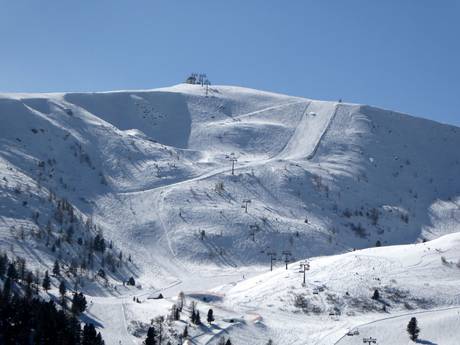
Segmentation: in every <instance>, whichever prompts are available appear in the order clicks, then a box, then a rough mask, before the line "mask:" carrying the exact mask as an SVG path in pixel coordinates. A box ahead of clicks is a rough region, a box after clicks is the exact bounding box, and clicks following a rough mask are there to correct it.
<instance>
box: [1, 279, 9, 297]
mask: <svg viewBox="0 0 460 345" xmlns="http://www.w3.org/2000/svg"><path fill="white" fill-rule="evenodd" d="M10 295H11V278H10V277H7V278H6V279H5V282H4V283H3V291H2V298H3V299H4V300H9V299H10Z"/></svg>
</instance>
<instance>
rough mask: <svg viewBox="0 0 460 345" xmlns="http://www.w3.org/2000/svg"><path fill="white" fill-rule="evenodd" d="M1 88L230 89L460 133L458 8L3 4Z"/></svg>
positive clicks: (450, 0) (264, 0) (98, 1)
mask: <svg viewBox="0 0 460 345" xmlns="http://www.w3.org/2000/svg"><path fill="white" fill-rule="evenodd" d="M0 6H1V7H0V8H1V10H0V35H1V41H0V42H1V43H0V44H1V46H0V47H1V49H0V91H3V92H9V91H14V92H16V91H24V92H26V91H27V92H32V91H33V92H41V91H43V92H45V91H97V90H113V89H140V88H154V87H161V86H167V85H172V84H176V83H178V82H181V81H182V80H184V78H185V77H186V76H187V74H189V73H190V72H192V71H196V72H205V73H207V74H208V76H209V78H210V80H211V82H213V83H215V84H233V85H242V86H248V87H253V88H258V89H263V90H270V91H276V92H282V93H287V94H291V95H298V96H305V97H310V98H316V99H330V100H336V99H339V98H342V99H343V100H345V101H350V102H357V103H367V104H372V105H376V106H381V107H385V108H390V109H394V110H399V111H402V112H407V113H410V114H413V115H417V116H423V117H427V118H431V119H434V120H437V121H441V122H445V123H452V124H456V125H459V126H460V19H459V18H460V1H457V0H441V1H440V0H433V1H425V0H386V1H370V0H360V1H358V0H346V1H345V0H336V1H332V0H331V1H328V0H317V1H308V0H298V1H296V0H289V1H274V0H241V1H238V0H227V1H223V0H222V1H218V0H213V1H205V0H203V1H198V0H196V1H191V0H183V1H174V0H168V1H156V0H149V1H136V0H129V1H128V0H124V1H121V0H120V1H118V0H110V1H108V0H91V1H90V0H88V1H87V0H79V1H62V0H59V1H57V0H47V1H33V0H30V1H22V0H14V1H10V0H0Z"/></svg>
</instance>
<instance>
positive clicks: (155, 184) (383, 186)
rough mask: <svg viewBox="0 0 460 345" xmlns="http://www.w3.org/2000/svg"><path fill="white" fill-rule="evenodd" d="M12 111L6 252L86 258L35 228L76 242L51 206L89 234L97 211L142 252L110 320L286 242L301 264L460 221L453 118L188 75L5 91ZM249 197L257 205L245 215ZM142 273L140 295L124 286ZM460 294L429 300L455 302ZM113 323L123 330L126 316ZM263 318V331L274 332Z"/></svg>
mask: <svg viewBox="0 0 460 345" xmlns="http://www.w3.org/2000/svg"><path fill="white" fill-rule="evenodd" d="M0 118H1V123H2V125H1V126H0V219H1V221H0V234H1V236H0V250H3V251H7V252H12V253H13V254H14V255H18V256H22V257H25V258H26V259H28V260H29V261H30V262H31V263H32V265H36V266H37V267H38V268H40V269H45V268H46V269H49V268H50V267H51V265H52V262H53V261H54V259H55V257H61V256H63V257H66V255H67V256H68V258H69V259H68V260H69V262H70V260H71V259H75V258H76V257H78V255H79V254H81V252H79V251H80V249H79V247H78V246H75V243H71V242H69V243H67V242H65V240H64V242H65V245H64V247H63V248H62V249H59V250H58V251H57V252H53V251H51V245H49V244H47V243H46V241H45V240H44V239H43V237H42V238H41V239H40V238H38V237H37V234H39V233H40V232H43V229H46V227H47V224H48V222H49V221H51V222H52V227H53V228H54V229H55V232H54V235H53V236H54V238H57V237H60V236H64V235H63V234H64V233H65V230H66V228H64V227H63V226H61V225H59V224H57V223H56V222H55V220H54V219H53V215H54V213H55V208H56V202H50V201H47V200H48V199H49V195H55V196H56V198H57V199H59V200H61V199H66V200H67V201H68V202H69V203H70V204H71V205H72V206H73V207H74V208H75V210H76V211H75V212H77V213H78V215H79V217H80V218H81V222H80V225H79V226H78V228H77V229H76V231H77V232H76V234H77V235H78V236H80V234H85V231H86V230H85V226H84V224H85V222H87V220H88V219H91V222H93V223H94V224H96V226H95V228H96V229H100V230H102V231H103V234H104V237H105V238H106V239H107V240H108V241H113V243H114V246H115V249H114V251H115V252H116V253H117V252H118V251H119V250H121V251H122V252H123V253H124V257H125V258H126V256H127V255H128V254H130V255H131V256H132V258H133V263H128V262H126V265H125V266H123V268H122V269H120V272H117V273H116V274H114V275H113V277H112V278H113V280H111V284H112V285H113V286H112V288H113V287H114V286H117V284H118V286H117V287H118V291H117V292H114V291H113V290H111V293H112V294H115V295H116V296H118V297H114V300H104V299H102V300H98V301H97V303H96V301H95V305H94V312H95V315H96V314H98V313H99V314H98V315H99V317H100V318H101V317H102V316H103V313H104V310H105V307H104V305H105V304H108V305H111V306H112V307H111V308H113V310H114V311H115V310H117V311H121V310H124V309H123V308H122V307H123V303H125V304H126V303H128V302H129V300H130V298H128V297H131V296H132V295H133V294H136V295H139V294H140V295H142V296H144V297H145V295H147V294H149V293H153V292H157V291H164V292H165V293H168V294H170V297H172V296H173V295H174V294H177V292H178V291H180V290H199V289H202V290H206V289H209V288H210V287H214V286H216V285H221V284H224V283H229V282H235V281H237V280H240V279H241V278H242V275H243V274H245V276H246V277H247V276H248V275H254V274H255V273H256V272H258V271H260V270H265V269H266V267H267V264H268V262H269V261H268V257H267V253H268V252H272V251H275V252H276V253H277V255H276V257H277V259H280V257H281V253H282V252H283V251H290V252H291V253H292V256H291V258H290V259H291V261H293V260H299V259H303V258H307V257H312V256H321V255H330V254H337V253H343V252H346V251H349V250H352V249H353V248H367V247H373V246H374V245H375V244H376V242H377V241H379V242H380V243H381V244H382V245H392V244H409V243H414V242H420V241H421V240H422V239H436V238H438V237H440V236H442V235H445V234H450V233H455V232H458V231H459V228H458V223H459V222H458V221H459V220H460V207H459V205H460V181H459V179H458V176H459V175H460V156H459V155H458V152H457V148H458V147H460V132H459V131H460V129H458V128H456V127H453V126H447V125H442V124H439V123H435V122H432V121H428V120H422V119H418V118H414V117H411V116H408V115H404V114H398V113H394V112H392V111H387V110H381V109H376V108H372V107H369V106H361V105H355V104H346V103H337V102H323V101H315V100H310V99H304V98H298V97H290V96H286V95H279V94H273V93H269V92H263V91H258V90H252V89H246V88H240V87H234V86H212V88H211V89H210V93H209V96H206V94H205V89H204V88H202V87H201V86H198V85H185V84H180V85H176V86H173V87H168V88H162V89H155V90H143V91H115V92H99V93H55V94H1V95H0ZM231 158H235V159H237V162H236V164H235V173H234V175H232V174H231V161H230V159H231ZM243 200H250V201H251V202H250V203H249V205H248V212H247V213H246V212H245V210H244V209H243V208H242V203H243ZM37 212H38V213H39V214H40V217H39V218H38V219H35V218H34V214H36V213H37ZM60 228H63V230H61V229H60ZM40 229H42V230H40ZM62 231H63V232H62ZM95 233H96V231H93V230H92V234H93V235H94V234H95ZM88 236H89V235H88ZM45 237H46V236H45ZM63 238H64V237H63ZM398 255H399V254H398ZM37 258H40V260H38V259H37ZM333 258H334V257H333ZM333 258H331V259H330V260H334V259H333ZM390 261H391V260H390ZM355 264H356V263H350V265H355ZM379 267H380V266H379ZM385 267H386V266H385V265H383V266H382V269H384V268H385ZM371 269H372V267H371V266H364V268H363V271H366V272H367V271H368V270H371ZM403 271H404V269H403ZM294 273H295V272H293V273H292V274H294ZM329 273H331V272H329ZM329 273H328V274H329ZM445 273H446V272H445V271H442V274H445ZM401 274H403V273H401ZM130 275H134V276H135V277H136V281H137V282H139V283H140V284H141V285H142V289H141V290H140V291H139V290H137V289H136V290H132V289H131V290H130V289H128V288H125V287H122V286H121V283H120V279H122V278H126V277H127V276H130ZM296 276H298V275H296ZM117 279H118V280H117ZM91 286H92V285H91ZM352 288H353V289H357V290H358V288H357V287H353V286H350V289H352ZM442 288H443V289H444V288H445V286H443V287H442ZM254 289H256V287H254ZM368 289H369V286H366V287H363V290H362V291H360V292H359V293H360V294H363V295H364V293H366V294H367V293H368ZM86 292H87V293H90V294H92V295H100V294H101V293H105V292H103V291H101V287H98V288H97V289H90V288H89V286H87V290H86ZM433 293H434V292H433V291H432V290H429V292H428V295H429V296H428V295H427V296H421V297H420V298H422V297H430V296H431V295H432V294H433ZM121 296H124V297H123V298H121V299H120V297H121ZM446 298H447V300H446V301H439V300H435V301H430V303H431V302H432V303H433V305H446V304H448V305H450V304H452V305H456V303H457V301H456V300H454V299H452V298H453V297H452V296H450V295H449V296H447V297H446ZM123 300H124V302H123V303H122V302H121V301H123ZM120 303H121V304H120ZM414 303H415V302H414ZM128 304H129V303H128ZM417 307H420V306H419V305H417ZM346 308H348V306H347V307H346ZM346 308H345V309H346ZM398 308H399V306H398ZM324 309H327V308H326V305H324ZM351 310H352V311H353V308H351ZM100 313H102V314H100ZM134 314H135V313H134ZM101 315H102V316H101ZM113 317H114V318H115V321H114V322H113V325H117V324H119V320H122V319H123V320H124V318H122V315H121V314H117V313H115V312H114V315H113ZM117 320H118V321H117ZM111 327H116V326H110V327H109V328H108V330H107V331H106V333H107V334H108V335H109V334H110V332H111V331H110V330H111V329H112V328H111ZM254 327H255V328H251V331H250V334H252V335H253V336H254V337H255V336H256V334H259V333H260V334H262V335H263V339H265V340H266V334H265V333H264V331H263V330H262V331H260V332H259V329H258V328H257V327H258V326H254ZM232 329H235V332H237V331H238V330H241V327H240V326H238V325H232ZM121 332H122V333H121V334H119V333H116V334H118V335H119V336H122V337H125V338H126V339H130V337H131V335H129V334H125V333H124V331H121ZM251 332H252V333H251ZM243 333H244V334H243V335H241V336H242V337H244V336H247V335H248V334H249V333H248V329H246V328H245V329H244V332H243ZM123 334H124V335H123ZM116 337H117V336H115V335H113V339H114V341H115V338H116ZM129 341H130V342H131V341H132V339H131V340H129ZM200 341H201V340H200ZM206 341H208V340H206ZM209 341H218V338H217V337H215V338H214V339H213V340H212V339H211V340H209Z"/></svg>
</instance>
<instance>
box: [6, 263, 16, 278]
mask: <svg viewBox="0 0 460 345" xmlns="http://www.w3.org/2000/svg"><path fill="white" fill-rule="evenodd" d="M6 276H7V277H8V278H11V280H17V279H18V271H17V270H16V267H15V266H14V264H13V263H12V262H11V263H10V264H9V265H8V271H7V272H6Z"/></svg>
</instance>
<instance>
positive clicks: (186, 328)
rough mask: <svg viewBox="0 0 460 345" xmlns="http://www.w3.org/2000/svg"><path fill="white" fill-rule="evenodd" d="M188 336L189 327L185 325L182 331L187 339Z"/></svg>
mask: <svg viewBox="0 0 460 345" xmlns="http://www.w3.org/2000/svg"><path fill="white" fill-rule="evenodd" d="M187 337H188V327H187V325H185V328H184V331H183V332H182V338H184V339H187Z"/></svg>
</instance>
